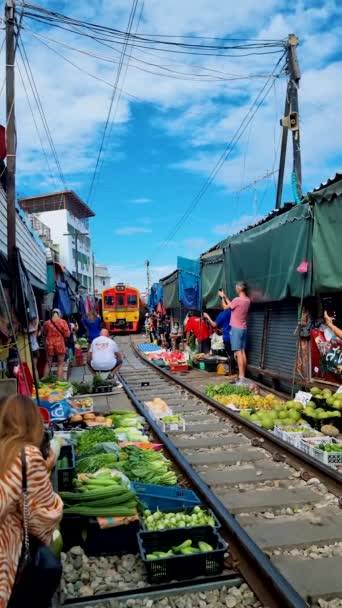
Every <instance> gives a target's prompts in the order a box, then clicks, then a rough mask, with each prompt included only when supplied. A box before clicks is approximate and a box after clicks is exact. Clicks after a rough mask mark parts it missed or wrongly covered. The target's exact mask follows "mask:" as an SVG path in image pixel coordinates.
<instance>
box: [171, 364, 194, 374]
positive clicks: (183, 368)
mask: <svg viewBox="0 0 342 608" xmlns="http://www.w3.org/2000/svg"><path fill="white" fill-rule="evenodd" d="M169 371H170V372H186V373H187V372H189V371H190V367H189V365H188V364H187V363H171V365H170V366H169Z"/></svg>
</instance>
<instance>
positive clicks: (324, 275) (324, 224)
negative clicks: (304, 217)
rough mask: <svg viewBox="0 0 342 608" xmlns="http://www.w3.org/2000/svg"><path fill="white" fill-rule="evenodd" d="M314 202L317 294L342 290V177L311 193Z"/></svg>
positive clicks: (314, 256)
mask: <svg viewBox="0 0 342 608" xmlns="http://www.w3.org/2000/svg"><path fill="white" fill-rule="evenodd" d="M309 200H310V202H312V203H314V214H315V222H314V230H313V238H312V248H313V265H314V289H315V292H316V293H322V292H325V291H342V266H341V260H342V179H340V180H339V181H337V182H335V183H331V184H329V185H328V186H327V187H326V188H322V189H320V190H319V191H317V192H312V193H311V194H310V195H309Z"/></svg>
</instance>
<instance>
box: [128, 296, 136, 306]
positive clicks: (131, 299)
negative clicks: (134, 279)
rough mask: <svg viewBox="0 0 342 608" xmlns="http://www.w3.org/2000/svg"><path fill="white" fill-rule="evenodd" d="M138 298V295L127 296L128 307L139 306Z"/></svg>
mask: <svg viewBox="0 0 342 608" xmlns="http://www.w3.org/2000/svg"><path fill="white" fill-rule="evenodd" d="M137 303H138V298H137V296H136V295H131V296H127V305H128V306H137Z"/></svg>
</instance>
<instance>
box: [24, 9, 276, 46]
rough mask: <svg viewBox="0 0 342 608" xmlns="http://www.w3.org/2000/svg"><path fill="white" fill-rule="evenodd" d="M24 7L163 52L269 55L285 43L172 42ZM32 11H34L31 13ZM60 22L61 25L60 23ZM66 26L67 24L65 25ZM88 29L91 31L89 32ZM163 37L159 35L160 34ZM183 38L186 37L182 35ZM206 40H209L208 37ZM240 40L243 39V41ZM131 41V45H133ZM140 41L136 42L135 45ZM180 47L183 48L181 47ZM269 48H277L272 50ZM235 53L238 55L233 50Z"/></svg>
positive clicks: (55, 22)
mask: <svg viewBox="0 0 342 608" xmlns="http://www.w3.org/2000/svg"><path fill="white" fill-rule="evenodd" d="M22 6H23V10H24V15H25V16H26V17H28V18H30V19H34V20H36V21H40V22H43V23H49V24H50V25H52V26H54V27H60V28H62V29H69V31H73V32H74V33H78V34H80V35H87V36H89V37H94V36H93V35H94V34H97V35H98V34H104V35H106V36H110V38H109V39H108V38H107V40H109V41H111V40H113V38H114V40H117V41H119V42H121V41H123V43H125V42H126V41H127V38H128V39H129V41H130V42H131V43H132V45H133V46H134V48H151V47H149V46H148V45H150V44H153V45H154V46H153V47H152V49H155V47H156V45H158V46H159V47H160V49H159V50H163V51H176V52H186V53H188V52H189V51H190V52H191V53H192V54H203V52H202V51H203V50H206V51H208V53H206V54H214V52H216V51H221V55H222V51H227V50H234V51H238V50H239V51H240V50H250V51H252V54H259V53H258V51H259V50H262V52H261V54H265V53H266V54H268V53H273V52H279V51H280V50H281V49H283V48H284V45H285V44H286V41H284V40H269V41H265V40H254V41H251V40H248V39H245V40H243V39H240V40H237V39H233V40H232V41H233V42H235V43H236V42H240V43H239V44H231V45H227V44H225V45H222V44H220V45H218V44H203V43H202V44H193V43H189V42H176V41H174V39H173V38H174V37H172V36H168V37H166V36H164V39H162V40H160V39H158V38H157V36H152V37H149V36H146V35H145V36H141V35H137V34H132V33H131V31H128V32H123V31H121V30H117V29H114V28H110V27H107V26H103V25H99V24H93V23H89V22H87V21H80V20H77V19H74V18H71V17H67V16H65V15H63V14H61V13H57V12H52V11H48V10H47V9H43V8H41V7H37V6H35V5H32V4H28V3H25V2H23V3H22ZM31 11H33V12H31ZM61 24H63V25H61ZM66 26H68V27H66ZM72 27H73V28H76V30H75V29H70V28H72ZM82 29H83V30H86V31H81V30H82ZM90 32H91V33H90ZM160 38H162V37H160ZM181 38H183V39H185V40H186V39H187V37H186V36H185V37H181ZM102 39H103V40H106V39H105V38H102ZM203 39H204V40H205V38H202V40H203ZM207 40H208V39H207ZM242 42H244V43H243V44H242ZM133 43H134V44H133ZM138 43H139V44H138ZM180 49H182V50H180ZM272 49H277V50H276V51H275V50H272ZM246 55H247V56H248V55H249V53H248V54H246V53H243V54H242V56H246ZM234 56H237V55H236V53H235V55H234Z"/></svg>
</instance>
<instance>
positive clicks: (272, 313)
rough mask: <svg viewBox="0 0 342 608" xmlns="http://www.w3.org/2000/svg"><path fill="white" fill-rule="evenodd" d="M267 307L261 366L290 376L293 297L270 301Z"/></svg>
mask: <svg viewBox="0 0 342 608" xmlns="http://www.w3.org/2000/svg"><path fill="white" fill-rule="evenodd" d="M267 306H268V308H269V321H268V331H267V336H266V348H265V360H264V365H263V367H264V368H265V369H267V370H270V371H272V372H274V373H277V374H280V375H282V376H286V377H288V378H291V377H292V374H293V367H294V364H295V358H296V348H297V335H296V333H295V330H296V327H297V310H298V302H297V300H295V299H288V300H283V301H281V302H272V303H271V304H268V305H267Z"/></svg>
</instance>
